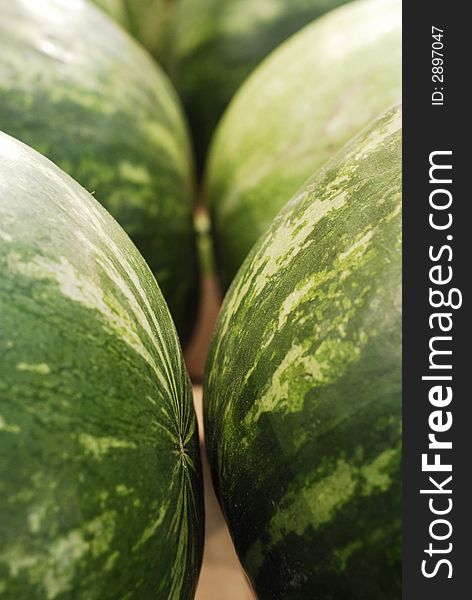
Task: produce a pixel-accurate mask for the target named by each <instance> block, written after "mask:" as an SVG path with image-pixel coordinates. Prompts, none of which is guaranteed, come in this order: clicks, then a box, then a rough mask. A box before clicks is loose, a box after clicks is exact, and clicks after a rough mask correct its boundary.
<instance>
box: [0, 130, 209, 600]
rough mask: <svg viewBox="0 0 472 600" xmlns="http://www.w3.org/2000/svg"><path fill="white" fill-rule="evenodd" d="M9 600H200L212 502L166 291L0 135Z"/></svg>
mask: <svg viewBox="0 0 472 600" xmlns="http://www.w3.org/2000/svg"><path fill="white" fill-rule="evenodd" d="M0 457H1V460H0V515H1V518H0V598H2V600H3V599H5V600H31V599H33V598H38V599H39V598H41V599H47V600H55V599H58V600H59V599H60V600H68V599H74V600H116V599H117V598H120V599H125V598H127V599H130V600H131V599H136V600H138V599H139V600H145V599H148V598H149V599H153V600H155V599H162V600H168V599H173V600H180V599H182V598H184V599H187V598H188V599H190V598H193V594H194V590H195V585H196V579H197V576H198V572H199V568H200V561H201V556H202V543H203V497H202V480H201V466H200V457H199V446H198V435H197V425H196V420H195V415H194V412H193V405H192V399H191V389H190V384H189V381H188V377H187V373H186V370H185V367H184V363H183V360H182V355H181V350H180V346H179V342H178V338H177V333H176V330H175V327H174V325H173V323H172V320H171V317H170V314H169V312H168V309H167V306H166V304H165V302H164V299H163V297H162V294H161V292H160V291H159V288H158V286H157V284H156V282H155V279H154V277H153V276H152V273H151V271H150V270H149V268H148V267H147V265H146V263H145V262H144V260H143V258H142V257H141V255H140V254H139V252H138V251H137V249H136V247H135V246H134V245H133V244H132V243H131V241H130V239H129V238H128V236H127V235H126V234H125V232H124V231H123V230H122V229H121V227H119V225H118V224H117V223H116V222H115V221H114V220H113V219H112V218H111V217H110V215H109V214H108V213H107V212H106V211H105V210H104V209H103V208H102V207H101V206H100V204H99V203H98V202H97V201H96V200H94V199H93V198H92V196H90V195H89V194H88V193H87V192H86V191H85V190H84V189H83V188H82V187H80V186H79V185H78V184H77V183H76V182H75V181H73V180H72V179H71V178H70V177H69V176H68V175H66V174H65V173H64V172H63V171H61V170H60V169H58V168H57V167H56V166H55V165H54V164H53V163H51V162H50V161H49V160H47V159H46V158H44V157H43V156H41V155H39V154H38V153H37V152H35V151H33V150H32V149H30V148H28V147H27V146H25V145H23V144H22V143H20V142H18V141H17V140H14V139H13V138H11V137H10V136H7V135H5V134H3V133H0Z"/></svg>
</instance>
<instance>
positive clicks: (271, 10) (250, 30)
mask: <svg viewBox="0 0 472 600" xmlns="http://www.w3.org/2000/svg"><path fill="white" fill-rule="evenodd" d="M346 1H347V0H176V2H174V6H175V8H174V14H173V16H172V20H171V26H172V27H173V37H172V39H171V40H170V41H171V42H172V43H171V44H170V48H169V49H168V50H167V61H168V69H169V71H170V74H171V77H172V79H173V81H174V82H175V84H176V86H177V89H178V90H179V93H180V95H181V97H182V98H183V101H184V105H185V108H186V110H187V114H188V115H189V120H190V124H191V127H192V131H193V134H194V135H193V137H194V140H195V148H196V154H197V160H198V163H199V166H200V167H202V165H203V163H204V159H205V155H206V150H207V147H208V143H209V141H210V137H211V134H212V131H213V130H214V128H215V126H216V124H217V122H218V120H219V118H220V117H221V115H222V114H223V112H224V109H225V108H226V106H227V105H228V103H229V101H230V100H231V98H232V96H233V95H234V93H235V92H236V90H237V89H238V88H239V86H240V85H241V83H242V82H243V81H244V79H245V78H246V77H247V76H248V75H249V73H250V72H251V71H252V70H253V69H254V68H255V67H256V66H257V65H258V64H259V63H260V62H261V60H262V59H263V58H264V57H265V56H266V55H267V54H269V52H271V50H273V49H274V48H276V47H277V46H278V45H279V44H280V43H281V42H282V41H283V40H285V39H286V38H287V37H289V36H290V35H291V34H292V33H294V32H295V31H297V30H298V29H300V28H301V27H303V26H304V25H306V24H307V23H309V22H310V21H311V20H313V19H315V18H316V17H318V16H320V15H321V14H323V13H325V12H326V11H329V10H330V9H332V8H334V7H336V6H339V5H340V4H344V3H345V2H346Z"/></svg>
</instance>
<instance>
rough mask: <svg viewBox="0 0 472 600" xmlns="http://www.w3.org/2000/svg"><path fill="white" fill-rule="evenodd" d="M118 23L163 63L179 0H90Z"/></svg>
mask: <svg viewBox="0 0 472 600" xmlns="http://www.w3.org/2000/svg"><path fill="white" fill-rule="evenodd" d="M93 2H94V3H95V4H97V5H98V6H100V7H101V8H102V9H103V10H104V11H105V12H107V13H108V14H109V15H111V16H112V17H113V18H114V19H115V20H116V21H118V22H119V23H121V25H122V26H123V27H125V29H127V30H128V31H129V32H130V33H131V35H133V36H134V37H135V38H136V39H137V40H138V41H139V42H141V44H143V46H144V47H145V48H146V49H147V50H149V52H150V53H151V54H152V55H153V56H154V58H156V59H157V60H158V61H159V62H160V63H164V64H165V63H166V59H167V53H168V50H169V46H170V44H171V39H172V33H173V15H174V9H175V7H176V5H177V3H178V2H179V0H93Z"/></svg>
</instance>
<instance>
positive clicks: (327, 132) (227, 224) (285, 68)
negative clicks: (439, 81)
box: [205, 0, 401, 289]
mask: <svg viewBox="0 0 472 600" xmlns="http://www.w3.org/2000/svg"><path fill="white" fill-rule="evenodd" d="M400 101H401V3H400V2H399V1H398V0H364V1H358V2H350V3H349V4H347V5H345V6H342V7H340V8H339V9H336V10H333V11H331V12H330V13H329V14H327V15H325V16H323V17H322V18H320V19H317V20H316V21H315V22H313V23H312V24H310V25H308V26H307V27H305V28H304V29H303V30H302V31H300V32H299V33H297V34H296V35H294V36H292V37H291V38H290V39H289V40H288V41H287V42H286V43H285V44H283V45H282V46H281V47H280V48H278V49H277V50H275V51H274V52H273V53H272V54H271V55H270V56H269V57H268V58H267V59H266V60H265V61H264V63H263V64H262V65H261V66H260V67H259V68H258V69H257V70H256V71H255V72H254V73H253V75H252V76H251V77H250V78H249V79H248V80H247V81H246V82H245V84H244V85H243V86H242V87H241V89H240V91H239V92H238V94H237V95H236V97H235V98H234V101H233V102H232V103H231V105H230V107H229V108H228V110H227V111H226V113H225V115H224V117H223V119H222V120H221V123H220V125H219V127H218V129H217V132H216V134H215V136H214V139H213V142H212V146H211V152H210V156H209V163H208V169H207V173H206V181H205V192H206V195H205V198H206V200H207V203H208V206H209V208H210V211H211V217H212V226H213V233H214V237H215V251H216V262H217V266H218V270H219V272H220V275H221V279H222V284H223V288H224V289H227V288H228V287H229V284H230V283H231V281H232V279H233V277H234V276H235V275H236V273H237V271H238V269H239V267H240V266H241V264H242V262H243V260H244V258H245V257H246V256H247V254H248V252H249V250H250V249H251V247H252V246H253V244H254V243H255V242H256V241H257V239H258V238H259V236H260V235H262V234H263V233H264V232H265V231H266V230H267V229H268V227H269V226H270V224H271V222H272V219H273V218H274V217H275V215H276V214H277V212H278V211H279V210H280V209H281V208H282V207H283V205H284V203H285V202H286V201H287V199H288V198H290V197H291V196H292V195H293V194H294V193H296V191H297V190H298V189H299V188H300V186H302V185H303V184H304V183H305V182H306V181H307V180H308V178H309V177H311V176H312V175H313V174H314V172H315V170H316V169H318V168H321V167H322V166H323V165H324V164H325V163H326V161H328V160H329V159H331V158H332V157H333V156H334V155H335V153H336V152H337V151H338V150H340V149H341V148H342V146H343V145H344V144H346V143H347V142H348V141H349V140H350V139H351V138H352V137H353V136H354V135H356V134H357V133H358V132H359V131H361V130H362V129H363V128H364V127H365V126H366V125H368V123H370V121H372V119H375V118H377V117H378V116H379V115H381V114H382V113H383V112H384V111H385V110H387V109H388V108H390V107H391V106H394V105H395V104H397V103H398V102H400Z"/></svg>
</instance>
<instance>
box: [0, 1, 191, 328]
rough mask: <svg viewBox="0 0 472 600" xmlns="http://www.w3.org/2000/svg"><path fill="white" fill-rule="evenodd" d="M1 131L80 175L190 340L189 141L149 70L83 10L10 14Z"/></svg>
mask: <svg viewBox="0 0 472 600" xmlns="http://www.w3.org/2000/svg"><path fill="white" fill-rule="evenodd" d="M0 39H1V40H2V49H1V53H0V129H2V130H4V131H5V132H6V133H8V134H10V135H12V136H14V137H16V138H18V139H20V140H21V141H23V142H25V143H27V144H28V145H30V146H32V147H33V148H35V149H36V150H38V151H39V152H41V153H42V154H44V155H45V156H47V157H48V158H50V159H51V160H52V161H53V162H55V163H56V164H57V165H59V166H60V167H61V168H63V169H64V170H65V171H66V172H67V173H69V174H70V175H72V176H73V177H74V179H76V180H77V181H78V182H79V183H80V184H81V185H83V186H84V187H85V188H86V189H87V190H88V191H89V192H92V193H93V194H94V195H95V197H96V198H97V199H98V200H99V201H100V202H101V203H102V204H103V205H104V206H105V207H106V208H107V209H108V210H109V211H110V213H111V214H112V215H113V216H114V217H115V218H116V219H117V221H118V222H119V223H120V224H121V225H122V226H123V227H124V229H125V230H126V231H127V233H128V234H129V235H130V237H131V239H132V240H133V241H134V242H135V243H136V245H137V246H138V248H139V250H140V251H141V253H142V254H143V256H144V258H145V259H146V261H147V262H148V264H149V266H150V267H151V270H152V271H153V273H154V274H155V276H156V278H157V281H158V283H159V285H160V286H161V289H162V291H163V294H164V297H165V298H166V300H167V302H168V303H169V307H170V310H171V313H172V315H173V317H174V319H175V321H176V325H177V329H178V330H179V333H180V334H181V335H182V337H183V338H184V339H185V338H186V336H187V334H188V333H189V330H190V328H191V325H192V321H193V318H194V312H195V307H196V302H197V300H196V299H197V288H198V285H197V265H196V262H197V261H196V250H195V240H194V233H193V223H192V210H193V201H192V194H193V189H192V188H193V181H192V178H193V175H192V160H191V155H190V147H189V139H188V135H187V131H186V126H185V123H184V120H183V118H182V113H181V110H180V106H179V103H178V101H177V98H176V96H175V93H174V91H173V89H172V88H171V86H170V84H169V82H168V81H167V79H166V77H165V76H164V74H163V73H162V72H161V70H160V69H159V68H158V67H157V66H156V65H155V64H153V61H152V59H151V58H149V57H148V56H147V54H146V53H145V52H144V51H143V50H142V49H141V48H140V47H139V46H138V45H137V44H136V43H135V42H134V41H133V40H131V38H130V37H129V36H128V35H127V34H126V33H125V32H124V31H122V29H121V28H120V27H118V26H117V25H115V23H113V22H112V21H111V20H110V19H109V18H108V17H107V16H106V15H105V14H103V12H102V11H100V10H99V9H97V8H96V7H95V6H93V5H91V4H89V3H88V2H86V1H84V0H75V1H74V2H64V1H62V0H35V2H23V1H21V0H10V1H9V2H2V3H0Z"/></svg>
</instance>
